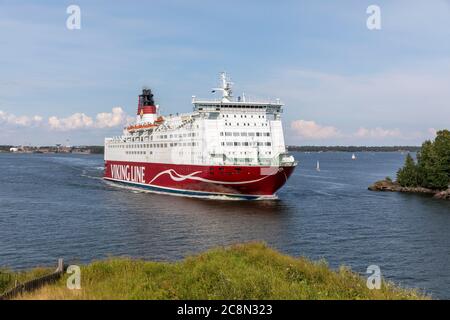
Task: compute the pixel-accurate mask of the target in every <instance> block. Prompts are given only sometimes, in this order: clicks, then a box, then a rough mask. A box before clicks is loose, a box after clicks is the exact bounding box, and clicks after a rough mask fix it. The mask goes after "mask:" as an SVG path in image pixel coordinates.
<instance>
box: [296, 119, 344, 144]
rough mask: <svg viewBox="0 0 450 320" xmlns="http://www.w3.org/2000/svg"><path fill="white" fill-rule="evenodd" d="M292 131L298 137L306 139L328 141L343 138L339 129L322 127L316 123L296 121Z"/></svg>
mask: <svg viewBox="0 0 450 320" xmlns="http://www.w3.org/2000/svg"><path fill="white" fill-rule="evenodd" d="M291 129H292V130H294V132H295V133H296V134H297V136H299V137H301V138H305V139H317V140H320V139H328V138H336V137H339V136H341V133H340V132H339V130H338V129H336V128H335V127H331V126H322V125H319V124H317V123H316V122H314V121H307V120H295V121H292V122H291Z"/></svg>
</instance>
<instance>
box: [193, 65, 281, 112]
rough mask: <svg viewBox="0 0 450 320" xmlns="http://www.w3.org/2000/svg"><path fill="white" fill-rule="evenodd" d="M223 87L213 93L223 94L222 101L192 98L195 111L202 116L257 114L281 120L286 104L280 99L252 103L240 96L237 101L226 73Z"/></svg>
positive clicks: (223, 76)
mask: <svg viewBox="0 0 450 320" xmlns="http://www.w3.org/2000/svg"><path fill="white" fill-rule="evenodd" d="M221 80H222V81H221V86H220V87H218V88H213V90H212V93H215V92H217V91H221V92H222V98H221V99H220V100H218V99H216V100H206V99H205V100H203V99H200V100H199V99H197V98H196V97H195V96H192V104H193V105H194V111H195V112H198V113H200V114H202V113H220V112H221V111H223V112H239V113H247V112H251V113H253V112H256V113H267V114H273V115H274V117H275V118H277V119H278V118H279V116H280V114H281V113H282V112H283V109H282V107H283V106H284V104H283V103H282V102H281V101H280V99H276V100H275V101H250V100H248V99H247V98H246V97H245V94H242V96H239V97H238V98H237V99H236V100H233V94H232V82H230V81H229V80H228V79H227V77H226V74H225V73H224V72H222V73H221Z"/></svg>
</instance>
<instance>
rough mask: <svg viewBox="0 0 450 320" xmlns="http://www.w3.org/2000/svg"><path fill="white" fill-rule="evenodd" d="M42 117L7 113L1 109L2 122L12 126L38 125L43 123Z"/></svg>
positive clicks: (0, 119)
mask: <svg viewBox="0 0 450 320" xmlns="http://www.w3.org/2000/svg"><path fill="white" fill-rule="evenodd" d="M41 122H42V117H41V116H32V117H29V116H16V115H14V114H12V113H7V112H4V111H2V110H0V123H1V124H6V125H11V126H19V127H29V126H36V125H39V124H41Z"/></svg>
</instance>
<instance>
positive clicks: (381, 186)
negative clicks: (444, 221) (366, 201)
mask: <svg viewBox="0 0 450 320" xmlns="http://www.w3.org/2000/svg"><path fill="white" fill-rule="evenodd" d="M368 189H369V190H371V191H390V192H409V193H423V194H430V195H433V197H434V198H436V199H446V200H450V189H447V190H444V191H440V190H433V189H427V188H423V187H402V186H401V185H400V184H399V183H398V182H396V181H390V180H387V179H386V180H380V181H377V182H375V183H374V184H373V185H371V186H369V188H368Z"/></svg>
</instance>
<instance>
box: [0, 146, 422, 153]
mask: <svg viewBox="0 0 450 320" xmlns="http://www.w3.org/2000/svg"><path fill="white" fill-rule="evenodd" d="M420 148H421V147H420V146H374V147H368V146H287V149H288V151H296V152H418V151H419V150H420ZM11 149H13V150H14V151H11ZM0 152H16V153H76V154H103V153H104V147H103V146H71V147H66V146H14V145H0Z"/></svg>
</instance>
